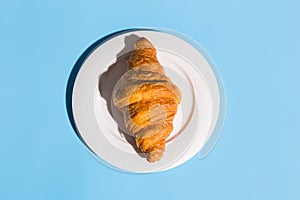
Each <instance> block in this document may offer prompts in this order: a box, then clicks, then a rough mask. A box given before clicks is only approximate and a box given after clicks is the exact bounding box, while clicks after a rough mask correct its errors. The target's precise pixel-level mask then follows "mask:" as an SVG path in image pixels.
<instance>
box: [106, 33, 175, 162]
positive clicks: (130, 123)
mask: <svg viewBox="0 0 300 200" xmlns="http://www.w3.org/2000/svg"><path fill="white" fill-rule="evenodd" d="M112 99H113V103H114V105H115V106H116V107H117V108H118V109H119V110H120V111H121V112H122V114H123V118H124V124H125V126H126V128H127V129H128V130H129V132H130V134H132V136H134V138H135V142H136V146H137V147H138V148H139V149H140V150H141V151H142V152H143V153H144V155H145V157H146V158H147V160H148V161H149V162H155V161H158V160H160V159H161V158H162V157H163V154H164V151H165V148H166V144H165V142H166V139H167V137H168V136H169V135H170V133H171V132H172V130H173V120H174V117H175V114H176V112H177V108H178V105H179V103H180V101H181V93H180V91H179V89H178V88H177V87H176V85H174V84H173V83H172V82H171V80H170V79H169V78H168V77H167V76H166V74H165V72H164V69H163V67H162V66H161V65H160V63H159V61H158V59H157V56H156V49H155V48H154V46H153V45H152V44H151V43H150V42H149V41H148V40H147V39H146V38H141V39H140V40H138V41H137V42H136V44H135V51H133V52H132V54H131V56H130V58H129V60H128V70H127V72H126V73H125V74H124V75H123V76H122V77H121V78H120V80H119V82H118V84H117V86H116V87H115V89H114V91H113V96H112Z"/></svg>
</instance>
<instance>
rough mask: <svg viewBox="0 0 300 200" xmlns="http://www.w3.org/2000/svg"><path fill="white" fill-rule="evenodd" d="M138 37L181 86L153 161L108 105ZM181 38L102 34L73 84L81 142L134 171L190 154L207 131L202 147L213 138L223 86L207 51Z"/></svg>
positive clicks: (165, 165)
mask: <svg viewBox="0 0 300 200" xmlns="http://www.w3.org/2000/svg"><path fill="white" fill-rule="evenodd" d="M140 37H146V38H147V39H149V40H150V41H151V42H152V44H153V45H154V46H155V47H156V49H157V55H158V60H159V62H160V63H161V64H162V65H163V66H164V69H165V70H166V74H167V76H168V77H169V78H170V79H171V80H172V81H173V83H175V84H176V85H177V86H178V87H179V89H180V90H181V92H182V102H181V104H180V107H179V109H178V113H177V114H176V117H175V120H174V127H175V128H174V130H173V132H172V133H171V136H170V137H169V140H170V141H168V142H167V148H166V152H165V155H164V157H163V158H162V159H161V160H160V161H158V162H155V163H149V162H147V161H146V159H145V158H142V157H140V156H139V155H138V154H137V152H136V151H135V149H134V147H133V146H132V145H130V142H131V141H130V138H129V139H128V137H125V136H126V135H125V136H124V135H122V134H121V133H120V131H119V130H118V128H119V126H121V123H120V122H121V121H122V119H120V118H118V117H117V116H118V113H117V112H118V111H117V110H116V109H114V107H112V106H111V93H112V90H113V87H114V85H115V84H116V82H117V81H118V79H119V78H120V76H121V75H122V74H123V73H124V72H125V69H126V60H127V59H128V55H129V54H130V52H131V51H132V50H133V44H134V43H135V42H136V41H137V39H139V38H140ZM182 38H183V37H181V36H180V37H178V34H177V35H174V34H173V33H170V32H168V33H166V32H163V31H157V30H149V29H148V30H147V29H131V30H124V31H120V32H118V33H115V34H111V35H110V36H108V37H106V38H104V39H101V40H100V41H101V42H99V44H98V46H97V47H96V48H95V49H93V51H92V53H91V54H90V55H89V56H88V57H87V58H86V60H85V62H84V63H83V64H82V66H81V68H80V70H79V72H78V74H77V77H76V80H75V83H74V87H73V95H72V109H73V116H74V121H75V124H76V128H77V130H78V133H79V134H80V138H81V139H82V140H83V142H84V143H85V144H86V145H87V147H88V148H89V149H90V150H91V151H92V152H93V153H94V155H96V156H97V157H98V158H100V159H101V160H102V161H104V162H105V163H106V164H108V165H109V166H111V167H114V168H116V169H120V170H123V171H128V172H137V173H148V172H158V171H163V170H166V169H171V168H173V167H176V166H178V165H180V164H182V163H183V162H185V161H187V160H188V159H190V158H191V157H193V156H194V155H195V154H196V153H197V152H199V151H200V150H201V149H202V148H203V147H204V146H207V144H208V141H209V138H211V136H212V135H214V141H210V142H209V143H210V144H209V147H206V151H207V152H209V151H210V150H211V148H212V147H213V145H214V143H215V142H216V139H217V138H218V135H219V133H220V130H218V132H214V130H215V129H216V125H218V126H219V127H221V126H222V124H223V121H224V113H223V112H224V111H225V110H224V108H223V107H224V106H223V104H222V101H223V99H222V93H220V89H221V90H222V91H223V86H222V84H221V82H220V80H218V79H219V78H218V77H217V76H218V74H217V76H216V71H214V70H215V69H214V67H213V66H212V62H211V61H209V59H208V57H207V56H204V55H203V52H201V51H199V47H197V48H195V45H194V44H193V45H191V43H192V42H187V41H186V40H184V39H182ZM202 51H203V50H202ZM220 86H221V87H220ZM220 111H222V113H221V114H220ZM118 124H119V126H118ZM126 138H127V139H126ZM172 138H173V139H172ZM204 154H206V152H205V153H204Z"/></svg>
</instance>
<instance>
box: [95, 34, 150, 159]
mask: <svg viewBox="0 0 300 200" xmlns="http://www.w3.org/2000/svg"><path fill="white" fill-rule="evenodd" d="M139 39H140V37H138V36H136V35H129V36H126V37H125V41H124V43H125V46H124V48H123V49H122V50H121V51H120V52H119V53H118V54H117V57H116V62H115V63H114V64H112V65H111V66H109V67H108V69H107V71H105V72H104V73H102V74H101V75H100V76H99V85H98V89H99V92H100V95H101V96H102V97H103V98H104V99H105V100H106V105H107V110H108V112H109V113H110V115H111V116H112V118H113V119H114V120H115V121H116V123H117V124H118V131H119V133H120V135H121V137H122V138H124V139H126V141H127V142H128V143H129V144H130V145H131V146H132V148H133V149H134V150H135V151H136V153H137V154H138V155H139V156H141V157H145V155H144V153H143V152H141V150H140V149H139V148H138V147H137V146H136V142H135V138H134V137H133V136H132V135H131V134H130V133H129V131H128V129H127V128H126V127H125V125H124V119H123V116H122V113H121V112H120V111H119V110H118V108H116V107H115V106H114V104H113V103H112V93H113V90H114V87H115V85H116V83H117V82H118V80H119V79H120V78H121V77H122V75H123V74H125V73H126V71H127V65H128V64H127V61H128V59H129V57H130V54H131V52H132V51H133V50H134V44H135V43H136V41H137V40H139Z"/></svg>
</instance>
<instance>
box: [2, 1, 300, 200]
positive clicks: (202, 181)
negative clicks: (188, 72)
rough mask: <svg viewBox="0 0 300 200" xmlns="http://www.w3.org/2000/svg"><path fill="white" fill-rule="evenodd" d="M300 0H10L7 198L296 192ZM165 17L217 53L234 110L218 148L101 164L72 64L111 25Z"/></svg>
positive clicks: (289, 195) (160, 22)
mask: <svg viewBox="0 0 300 200" xmlns="http://www.w3.org/2000/svg"><path fill="white" fill-rule="evenodd" d="M299 10H300V2H299V1H291V0H287V1H276V0H274V1H260V0H251V1H237V0H229V1H216V0H211V1H208V0H197V1H196V0H195V1H189V0H185V1H178V2H175V1H170V0H168V1H158V0H152V1H130V0H128V1H119V2H117V1H76V0H75V1H33V0H30V1H21V0H20V1H16V0H11V1H6V2H5V3H4V2H2V4H1V8H0V11H1V12H0V23H1V31H0V36H1V37H0V38H1V39H0V40H1V43H0V45H1V47H0V57H1V64H0V66H1V73H0V89H1V91H0V97H1V98H0V99H1V100H0V101H1V104H0V110H1V111H0V117H1V118H0V119H1V120H0V122H1V126H0V131H1V140H0V159H1V161H0V199H73V200H75V199H108V198H111V199H145V200H146V199H153V198H158V197H159V198H161V199H171V198H172V199H183V198H187V199H255V200H256V199H300V154H299V153H300V127H299V126H300V125H299V124H300V115H299V113H300V106H299V104H300V89H299V86H300V39H299V36H300V24H299V20H300V12H299ZM130 27H164V28H170V29H174V30H176V31H179V32H182V33H184V34H186V35H187V36H190V37H191V38H193V39H194V40H196V41H197V42H198V43H199V44H201V45H202V46H203V47H204V48H205V49H206V50H207V52H208V53H209V54H210V56H211V57H212V58H213V60H214V61H215V63H216V64H217V66H218V69H219V71H220V73H221V75H222V78H223V81H224V85H225V89H226V95H227V117H226V121H225V126H224V129H223V133H222V136H221V138H220V140H219V142H218V143H217V145H216V147H215V149H214V150H213V152H212V153H211V154H210V155H209V156H208V157H207V158H205V159H203V160H201V159H199V158H198V157H197V156H196V157H194V158H193V159H191V160H190V161H188V162H187V163H185V164H183V165H182V166H180V167H177V168H175V169H173V170H170V171H167V172H164V173H157V174H146V175H135V174H127V173H121V172H118V171H115V170H112V169H110V168H108V167H106V166H104V165H102V164H101V163H99V162H98V161H97V160H96V159H95V158H94V157H93V156H92V155H91V154H90V153H89V152H88V151H87V150H86V148H85V147H84V145H83V144H82V143H81V142H80V140H79V139H78V138H77V136H76V135H75V133H74V131H73V129H72V127H71V125H70V122H69V119H68V116H67V112H66V105H65V93H66V85H67V80H68V77H69V75H70V72H71V70H72V68H73V66H74V64H75V62H76V60H77V59H78V58H79V56H80V55H81V54H82V53H83V52H84V50H85V49H86V48H87V47H88V46H89V45H91V44H92V43H93V42H94V41H96V40H98V39H99V38H101V37H103V36H105V35H106V34H109V33H111V32H114V31H117V30H120V29H124V28H130Z"/></svg>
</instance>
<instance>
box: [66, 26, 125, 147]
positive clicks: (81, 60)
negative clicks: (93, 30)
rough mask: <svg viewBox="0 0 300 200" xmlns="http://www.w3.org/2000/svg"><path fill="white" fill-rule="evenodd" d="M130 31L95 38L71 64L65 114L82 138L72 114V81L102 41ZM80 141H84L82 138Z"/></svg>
mask: <svg viewBox="0 0 300 200" xmlns="http://www.w3.org/2000/svg"><path fill="white" fill-rule="evenodd" d="M128 31H131V29H126V30H121V31H117V32H114V33H111V34H109V35H107V36H105V37H103V38H101V39H99V40H97V41H96V42H94V43H93V44H92V45H91V46H89V47H88V48H87V49H86V50H85V51H84V52H83V53H82V55H81V56H80V57H79V58H78V60H77V61H76V63H75V65H74V66H73V68H72V70H71V72H70V76H69V78H68V81H67V86H66V99H65V100H66V102H65V103H66V109H67V114H68V118H69V120H70V123H71V126H72V128H73V130H74V131H75V133H76V134H77V136H78V137H79V138H80V139H81V140H82V138H81V136H80V134H79V132H78V130H77V127H76V124H75V120H74V116H73V108H72V94H73V88H74V83H75V80H76V77H77V74H78V72H79V70H80V68H81V66H82V65H83V63H84V62H85V60H86V59H87V58H88V57H89V55H91V53H92V52H93V51H94V50H95V49H96V48H97V47H98V46H100V45H101V44H103V43H104V42H106V41H107V40H109V39H111V38H112V37H114V36H116V35H119V34H122V33H125V32H128ZM82 142H84V141H83V140H82Z"/></svg>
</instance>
